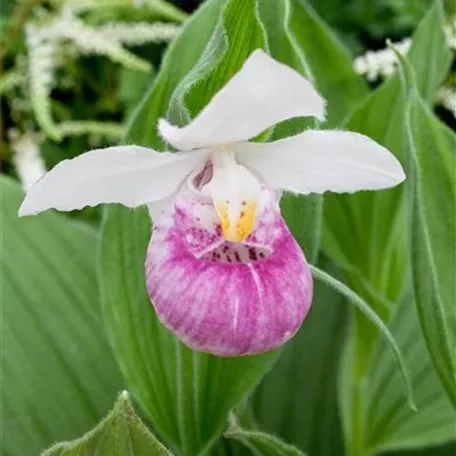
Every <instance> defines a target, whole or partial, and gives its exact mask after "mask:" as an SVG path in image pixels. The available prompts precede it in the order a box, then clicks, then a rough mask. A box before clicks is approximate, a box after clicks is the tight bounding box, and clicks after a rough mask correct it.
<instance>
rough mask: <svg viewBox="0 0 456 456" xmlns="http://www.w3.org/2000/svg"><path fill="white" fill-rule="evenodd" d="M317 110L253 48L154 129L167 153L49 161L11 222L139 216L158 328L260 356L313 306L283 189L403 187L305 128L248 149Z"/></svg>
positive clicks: (227, 352)
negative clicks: (146, 236) (147, 235)
mask: <svg viewBox="0 0 456 456" xmlns="http://www.w3.org/2000/svg"><path fill="white" fill-rule="evenodd" d="M324 113H325V102H324V100H323V98H322V97H321V96H320V95H319V94H318V93H317V91H316V90H315V89H314V88H313V87H312V85H311V84H310V82H309V81H307V80H306V79H304V78H303V77H302V76H301V75H300V74H298V73H297V72H296V71H294V70H293V69H291V68H289V67H288V66H286V65H283V64H281V63H279V62H277V61H275V60H274V59H272V58H271V57H269V56H268V55H267V54H265V53H264V52H263V51H261V50H256V51H254V52H253V53H252V54H251V55H250V57H249V58H248V59H247V61H246V62H245V64H244V65H243V67H242V68H241V70H240V71H239V72H238V73H237V74H235V75H234V76H233V78H232V79H231V80H230V81H229V82H228V83H227V84H226V85H225V87H223V88H222V89H221V90H220V91H219V92H218V93H217V94H216V95H215V96H214V97H213V98H212V100H211V101H210V102H209V104H208V105H207V106H206V107H205V108H204V109H203V110H202V111H201V112H200V113H199V114H198V115H197V116H196V118H195V119H193V120H192V121H191V122H190V123H189V124H188V125H186V126H184V127H182V128H180V127H177V126H173V125H171V124H170V123H168V122H167V121H166V120H164V119H160V121H159V123H158V128H159V132H160V134H161V136H162V137H163V138H164V139H165V140H166V141H167V142H168V143H169V144H170V145H172V146H173V147H174V148H176V149H178V150H180V152H176V153H170V152H162V153H159V152H156V151H154V150H151V149H148V148H145V147H140V146H135V145H127V146H118V147H108V148H105V149H98V150H93V151H90V152H87V153H85V154H82V155H80V156H79V157H76V158H74V159H72V160H65V161H62V162H61V163H59V164H58V165H57V166H56V167H55V168H54V169H52V170H51V171H50V172H49V173H47V174H46V175H45V176H44V177H43V178H42V179H41V180H40V181H38V182H37V183H36V184H35V185H34V186H33V187H32V188H31V189H30V191H29V192H28V193H27V195H26V197H25V200H24V202H23V204H22V206H21V208H20V210H19V214H20V215H30V214H36V213H38V212H41V211H43V210H46V209H49V208H55V209H59V210H64V211H68V210H72V209H79V208H82V207H84V206H87V205H90V206H93V205H97V204H100V203H121V204H123V205H125V206H128V207H132V208H133V207H137V206H141V205H147V206H148V208H149V211H150V215H151V219H152V222H153V225H154V228H153V232H152V235H151V240H150V243H149V246H148V250H147V254H146V264H145V269H146V285H147V290H148V294H149V296H150V299H151V302H152V303H153V305H154V307H155V310H156V313H157V316H158V318H159V319H160V320H161V321H162V323H163V324H164V325H165V326H166V327H167V328H168V329H170V330H171V331H172V332H173V333H174V334H175V335H176V336H177V338H179V339H180V340H181V341H183V342H184V343H186V344H187V345H188V346H190V347H192V348H193V349H195V350H199V351H205V352H209V353H213V354H216V355H221V356H235V355H245V354H253V353H260V352H264V351H269V350H272V349H274V348H276V347H278V346H279V345H281V344H282V343H284V342H285V341H287V340H288V339H290V338H291V337H292V336H293V334H295V333H296V331H297V330H298V329H299V327H300V326H301V323H302V321H303V319H304V318H305V316H306V314H307V312H308V310H309V307H310V303H311V300H312V291H313V285H312V277H311V274H310V269H309V266H308V264H307V262H306V260H305V257H304V254H303V252H302V250H301V249H300V247H299V245H298V244H297V242H296V241H295V240H294V238H293V236H292V235H291V233H290V231H289V229H288V228H287V225H286V223H285V221H284V220H283V218H282V217H281V215H280V208H279V195H280V194H281V192H282V191H289V192H293V193H296V194H304V195H307V194H310V193H323V192H325V191H333V192H354V191H357V190H363V189H364V190H377V189H383V188H388V187H392V186H395V185H397V184H399V183H400V182H402V181H403V180H404V179H405V175H404V172H403V170H402V167H401V165H400V164H399V162H398V161H397V159H396V158H395V157H394V156H393V155H392V154H391V153H390V152H389V151H388V150H387V149H385V148H384V147H382V146H380V145H379V144H377V143H376V142H374V141H373V140H371V139H369V138H368V137H366V136H363V135H361V134H358V133H352V132H347V131H313V130H307V131H304V132H303V133H301V134H298V135H296V136H292V137H289V138H286V139H281V140H278V141H273V142H268V143H259V142H249V139H251V138H254V137H256V136H258V135H259V134H260V133H261V132H263V131H265V130H266V129H267V128H269V127H271V126H273V125H275V124H276V123H278V122H281V121H284V120H286V119H290V118H293V117H308V116H314V117H316V118H317V119H320V120H323V119H324Z"/></svg>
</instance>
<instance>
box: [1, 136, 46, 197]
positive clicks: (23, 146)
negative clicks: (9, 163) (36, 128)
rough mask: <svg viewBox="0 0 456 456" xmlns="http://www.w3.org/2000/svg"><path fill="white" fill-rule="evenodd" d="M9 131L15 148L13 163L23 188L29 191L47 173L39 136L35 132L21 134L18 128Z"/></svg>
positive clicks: (12, 145) (13, 148)
mask: <svg viewBox="0 0 456 456" xmlns="http://www.w3.org/2000/svg"><path fill="white" fill-rule="evenodd" d="M8 133H9V137H10V144H11V148H12V150H13V163H14V166H15V167H16V172H17V175H18V177H19V180H20V182H21V184H22V188H23V189H24V190H25V191H27V190H28V189H29V188H30V187H31V186H32V185H33V184H34V183H35V182H36V181H37V180H38V179H40V178H41V177H42V176H43V175H44V174H46V167H45V165H44V161H43V159H42V157H41V154H40V148H39V145H38V137H37V135H36V134H34V133H25V134H24V135H22V136H20V135H19V133H18V132H17V131H16V130H10V131H9V132H8Z"/></svg>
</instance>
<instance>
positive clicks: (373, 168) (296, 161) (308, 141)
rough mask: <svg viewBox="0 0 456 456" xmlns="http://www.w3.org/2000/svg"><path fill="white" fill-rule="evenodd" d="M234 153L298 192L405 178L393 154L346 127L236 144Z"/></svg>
mask: <svg viewBox="0 0 456 456" xmlns="http://www.w3.org/2000/svg"><path fill="white" fill-rule="evenodd" d="M236 159H237V160H238V161H239V163H243V164H244V165H245V166H247V167H248V168H250V169H251V170H254V171H255V172H256V173H257V174H258V175H259V176H260V177H261V178H262V179H264V181H265V182H266V183H267V184H268V185H270V186H272V187H274V188H280V189H283V190H289V191H292V192H295V193H302V194H308V193H323V192H326V191H332V192H338V193H341V192H356V191H358V190H379V189H382V188H388V187H394V186H395V185H397V184H399V183H401V182H402V181H403V180H404V179H405V174H404V171H403V169H402V167H401V164H400V163H399V161H398V160H397V159H396V157H394V155H393V154H391V153H390V152H389V151H388V150H387V149H385V148H384V147H383V146H381V145H380V144H378V143H376V142H375V141H373V140H372V139H370V138H368V137H367V136H364V135H361V134H359V133H353V132H350V131H305V132H304V133H301V134H299V135H296V136H293V137H290V138H286V139H282V140H279V141H275V142H272V143H243V144H238V145H236Z"/></svg>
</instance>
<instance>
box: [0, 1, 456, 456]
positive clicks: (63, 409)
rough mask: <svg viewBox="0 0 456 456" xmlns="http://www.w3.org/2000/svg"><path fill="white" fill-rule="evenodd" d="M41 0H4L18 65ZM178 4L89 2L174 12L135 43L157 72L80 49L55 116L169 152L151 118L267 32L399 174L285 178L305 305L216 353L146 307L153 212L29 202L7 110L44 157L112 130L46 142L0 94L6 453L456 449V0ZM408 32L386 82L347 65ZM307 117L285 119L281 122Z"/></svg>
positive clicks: (273, 46)
mask: <svg viewBox="0 0 456 456" xmlns="http://www.w3.org/2000/svg"><path fill="white" fill-rule="evenodd" d="M38 3H39V4H40V6H41V7H43V8H49V9H52V8H53V7H54V6H53V2H33V1H32V0H21V1H18V2H12V1H4V0H2V1H1V4H0V8H1V13H2V14H1V23H0V28H1V32H2V37H1V39H2V43H3V44H4V43H6V42H7V40H8V39H9V37H10V36H11V35H9V34H11V33H12V30H13V31H14V30H16V32H14V33H15V35H14V37H15V39H14V43H11V44H9V45H8V51H7V52H5V53H2V55H1V59H2V66H3V68H4V69H6V70H8V68H10V67H12V66H14V64H15V62H16V60H17V59H18V56H19V55H20V54H22V53H24V52H26V49H25V44H24V32H23V27H24V26H25V24H26V23H27V20H29V16H30V17H31V15H32V14H33V12H34V8H36V7H37V6H38V5H37V4H38ZM106 3H109V2H108V1H107V2H106ZM173 3H174V4H175V7H176V8H177V9H175V8H173V7H172V6H171V10H169V9H167V8H168V6H169V5H168V4H167V3H166V2H162V1H157V2H154V1H153V0H150V1H149V6H148V8H149V9H147V10H144V9H131V8H130V7H129V8H130V9H129V8H123V7H122V8H123V9H122V8H120V9H118V8H117V7H116V8H114V7H113V6H112V5H110V6H107V7H103V8H99V9H96V10H95V9H94V10H93V11H91V12H89V13H87V14H86V15H85V16H84V19H85V20H87V21H88V22H89V23H91V24H92V25H93V26H95V27H96V26H97V24H101V23H103V22H104V21H106V20H118V19H119V18H122V20H124V19H125V18H128V20H129V21H131V22H132V23H133V22H135V21H139V20H141V21H144V20H145V21H149V22H151V23H152V22H153V21H156V20H157V19H160V20H166V21H170V22H173V21H174V22H176V23H181V22H182V23H183V25H182V29H181V32H180V34H179V36H178V37H177V38H176V39H175V40H174V41H173V42H172V43H171V44H170V46H169V47H168V48H167V49H165V45H164V44H147V45H144V46H140V47H136V48H135V49H133V51H134V52H135V54H136V55H138V56H140V57H141V58H143V59H145V60H146V61H148V62H150V63H151V64H152V66H153V67H154V71H153V72H150V73H140V72H138V71H136V70H133V69H131V68H124V67H122V66H121V65H119V64H116V63H113V62H111V61H110V60H108V59H106V58H103V57H84V58H81V59H80V60H78V62H77V65H76V66H73V67H70V66H68V70H69V71H70V73H72V75H73V78H74V84H73V85H72V86H71V88H70V89H65V88H62V87H56V88H55V89H54V90H53V91H52V94H51V95H52V103H51V111H52V113H53V115H54V117H55V118H56V119H59V120H65V119H66V118H67V117H68V116H71V118H77V119H94V120H97V121H98V120H103V121H108V122H116V123H118V124H119V125H122V129H123V130H122V131H124V130H125V132H126V133H125V136H123V137H122V139H121V138H120V136H119V138H118V139H117V140H118V141H120V140H122V141H125V142H128V143H136V144H141V145H145V146H150V147H152V148H154V149H156V150H163V149H164V147H165V145H164V144H163V143H162V141H161V139H160V138H159V137H158V135H157V132H156V128H155V125H156V121H157V119H158V118H159V117H161V116H167V117H169V118H170V119H171V121H172V122H174V123H186V122H187V121H188V120H189V118H191V117H194V115H195V114H197V113H198V112H199V111H200V110H201V108H202V107H204V105H205V104H206V103H207V102H208V100H209V99H210V98H211V97H212V95H213V94H214V93H215V92H216V91H217V90H218V89H219V88H221V87H222V86H223V85H224V84H225V83H226V82H227V81H228V80H229V78H230V77H231V76H232V75H233V74H234V73H235V72H236V71H238V69H239V68H240V66H241V65H242V63H243V62H244V61H245V59H246V57H247V56H248V55H249V54H250V52H251V51H252V50H253V49H256V48H263V49H265V50H267V51H268V52H269V53H270V54H271V55H272V56H273V57H274V58H276V59H278V60H280V61H282V62H284V63H287V64H288V65H290V66H292V67H294V68H295V69H296V70H297V71H299V72H300V73H301V74H303V75H304V76H305V77H307V78H308V79H310V80H311V81H312V82H313V84H315V86H316V87H317V89H318V90H319V91H320V92H321V93H322V95H323V96H324V97H325V98H326V99H327V100H328V121H327V122H326V123H324V124H323V125H319V126H318V127H319V128H323V129H324V128H341V129H349V130H353V131H358V132H361V133H364V134H366V135H368V136H370V137H372V138H373V139H375V140H376V141H378V142H379V143H381V144H383V145H385V146H386V147H388V148H389V149H390V150H391V151H392V152H393V153H394V154H395V155H396V156H397V157H398V158H399V159H400V161H401V162H402V164H403V166H404V168H405V169H406V173H407V176H408V179H407V181H406V183H405V184H404V185H402V186H401V187H399V188H395V189H391V190H387V191H383V192H379V193H372V192H362V193H359V194H356V195H328V196H327V195H325V197H324V198H323V197H315V196H312V197H306V198H303V197H296V196H293V195H285V197H284V198H283V200H282V203H281V204H282V212H283V214H284V217H285V219H286V221H287V223H288V224H289V226H290V228H291V230H292V232H293V234H294V235H295V237H296V239H297V240H298V242H299V243H300V245H301V247H302V248H303V250H304V252H305V253H306V256H307V257H308V259H309V260H310V261H311V262H312V263H313V264H314V265H315V268H314V276H315V278H316V279H318V281H317V289H316V296H315V299H314V303H313V306H312V310H311V312H310V314H309V316H308V318H307V319H306V320H305V322H304V324H303V326H302V328H301V329H300V331H299V333H298V334H297V336H296V337H294V338H293V340H291V341H290V342H289V343H287V344H286V345H285V346H284V347H282V348H281V349H279V350H277V351H276V352H273V353H268V354H264V355H259V356H251V357H244V358H230V359H226V358H217V357H214V356H211V355H207V354H201V353H196V352H193V351H192V350H190V349H188V348H187V347H185V346H184V345H182V344H181V343H179V342H177V341H176V339H175V338H174V337H173V336H172V335H171V334H170V333H169V332H168V331H166V330H165V329H164V328H163V326H162V325H161V324H160V323H159V322H158V320H157V318H156V316H155V313H154V311H153V308H152V306H150V303H149V300H148V297H147V294H146V292H145V286H144V271H143V263H144V255H145V250H146V246H147V242H148V240H149V237H150V221H149V218H148V216H147V213H146V211H145V210H142V209H139V210H135V211H131V210H127V209H125V208H123V207H120V206H111V207H108V208H104V209H101V208H96V209H90V210H85V211H82V212H81V213H78V214H70V215H67V214H55V213H48V214H44V215H40V216H39V217H34V218H27V219H21V220H19V219H18V218H17V209H18V207H19V204H20V201H21V199H22V197H23V191H22V190H21V188H20V185H19V184H18V182H17V176H16V173H15V169H14V165H13V151H12V149H11V144H10V142H9V138H8V135H7V131H8V130H9V129H10V128H12V127H16V128H19V129H20V130H21V131H22V133H25V132H27V131H35V132H38V133H40V134H41V139H40V151H41V153H42V155H43V156H44V158H45V162H46V165H47V167H48V168H49V167H52V166H53V165H55V164H56V163H58V162H59V161H61V160H63V159H65V158H71V157H74V156H76V155H78V154H80V153H82V152H84V151H85V150H87V149H88V148H91V147H93V145H94V144H95V145H107V144H109V143H111V142H113V141H114V138H112V137H109V135H105V134H103V133H98V134H94V132H85V133H84V134H81V135H77V136H76V137H67V138H65V139H63V140H61V141H56V140H55V138H54V139H53V138H52V137H50V136H49V135H47V134H46V132H45V131H44V130H43V131H42V125H41V124H40V123H39V121H37V119H36V118H35V117H34V116H33V114H31V113H30V112H24V113H23V114H22V115H21V116H20V118H16V117H15V115H14V113H13V110H12V107H11V106H12V105H11V103H10V102H11V100H12V99H13V98H14V96H13V98H11V97H10V98H8V96H6V95H4V96H2V116H1V132H0V133H1V144H2V148H1V164H2V176H1V179H0V182H1V187H0V190H1V220H2V222H1V263H0V273H1V333H2V337H1V340H0V343H1V376H0V390H1V391H0V393H1V396H0V414H1V424H0V430H1V432H0V451H1V454H5V455H6V456H34V455H39V454H41V453H42V452H44V453H42V454H43V455H47V456H54V455H66V456H73V455H89V454H96V455H100V456H104V455H106V456H111V455H112V456H117V455H119V456H122V455H167V454H168V455H169V454H173V455H182V456H198V455H201V456H203V455H221V456H222V455H225V456H229V455H234V456H241V455H249V454H255V455H258V454H260V455H284V456H286V455H293V456H296V455H302V454H307V455H312V456H313V455H316V456H320V455H321V456H324V455H327V456H329V455H343V454H346V455H348V456H351V455H353V456H364V455H372V454H377V453H383V454H390V455H395V454H398V455H410V456H413V455H422V456H426V455H429V456H431V455H432V456H433V455H436V456H444V455H450V454H454V453H455V452H456V443H455V440H456V413H455V409H456V398H455V391H456V385H455V378H456V377H455V374H456V367H455V347H456V345H455V339H456V336H455V331H456V310H455V307H456V305H455V304H456V302H455V293H454V292H455V287H454V284H455V280H454V278H455V276H456V271H455V267H456V258H455V255H456V229H455V219H454V214H455V201H456V196H455V169H456V162H455V154H456V136H455V132H454V127H455V122H454V119H452V118H451V117H450V115H449V114H448V113H446V112H444V111H442V110H437V111H435V110H434V102H435V100H436V94H437V90H438V88H439V86H440V84H441V83H442V82H443V81H444V80H445V79H446V78H447V77H448V74H449V71H450V70H451V65H452V59H453V58H454V56H453V55H452V54H451V52H450V49H449V47H448V43H447V39H446V36H445V32H444V28H445V27H446V25H447V23H448V21H449V20H450V19H451V18H452V17H453V15H454V14H455V11H454V5H452V2H447V3H441V2H439V1H433V0H420V1H416V2H409V1H406V0H378V1H376V2H366V1H364V0H348V1H341V0H314V1H313V2H309V1H304V0H226V1H224V0H207V1H206V2H204V3H203V2H198V1H196V0H195V1H187V0H180V1H177V0H176V1H175V2H173ZM200 3H202V5H200ZM163 5H165V6H163ZM167 5H168V6H167ZM163 8H165V9H163ZM18 11H19V13H21V12H22V13H23V14H26V15H29V16H24V17H23V16H18V14H19V13H18ZM24 11H25V13H24ZM170 11H171V13H170ZM176 11H177V13H176ZM22 13H21V14H22ZM187 15H188V19H185V20H184V18H186V17H187ZM18 17H19V19H18ZM18 20H19V22H17V21H18ZM21 21H22V22H21ZM15 24H19V26H16V25H15ZM410 35H413V36H412V39H413V41H412V47H411V49H410V52H409V53H408V55H407V57H406V58H400V60H401V63H400V67H399V70H398V71H397V72H396V73H395V74H394V75H392V76H391V77H390V78H388V79H387V80H385V81H384V82H383V83H381V84H377V85H375V86H369V85H368V84H367V83H366V81H364V80H363V79H362V78H361V77H360V76H359V75H358V74H356V72H355V70H354V68H353V56H354V55H356V54H358V53H360V52H362V51H363V50H365V49H375V48H378V47H383V46H384V41H385V39H386V38H389V37H391V38H394V39H401V38H404V37H408V36H410ZM65 69H67V68H66V67H65ZM309 126H314V125H311V124H309V122H308V121H305V120H302V119H295V120H292V121H287V122H284V123H283V124H280V125H279V126H278V127H277V128H275V129H274V130H273V131H272V132H271V137H272V138H273V139H277V138H281V137H285V136H289V135H292V134H296V133H298V132H300V131H302V130H303V129H305V128H308V127H309ZM102 212H103V213H102ZM353 304H355V305H353ZM366 315H367V316H368V317H369V316H370V318H366ZM372 315H373V317H372ZM385 334H386V335H387V337H391V338H392V340H393V343H391V339H388V338H385V337H384V336H385ZM392 348H393V350H392ZM394 349H396V350H398V351H399V352H400V356H399V363H401V362H403V363H404V365H405V367H406V371H407V372H406V373H408V376H409V378H410V379H411V387H412V391H409V390H407V385H405V384H404V377H403V376H401V370H400V368H399V366H398V364H397V361H398V357H397V356H395V352H394ZM396 355H397V352H396ZM124 389H126V390H128V391H129V393H127V392H123V393H122V391H123V390H124ZM412 395H413V397H412ZM116 397H117V402H116ZM413 399H414V401H415V403H416V406H417V411H412V409H411V407H410V403H411V402H413ZM114 403H115V405H114V408H112V406H113V404H114ZM111 408H112V410H111V411H109V410H110V409H111ZM105 416H106V417H105ZM103 417H105V418H104V419H103ZM57 442H63V443H57ZM56 443H57V444H56ZM53 444H56V445H54V446H52V445H53ZM46 449H47V451H46Z"/></svg>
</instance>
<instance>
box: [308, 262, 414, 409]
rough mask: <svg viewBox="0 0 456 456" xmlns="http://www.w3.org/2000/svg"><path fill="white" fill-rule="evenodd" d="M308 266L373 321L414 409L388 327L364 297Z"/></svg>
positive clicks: (409, 386)
mask: <svg viewBox="0 0 456 456" xmlns="http://www.w3.org/2000/svg"><path fill="white" fill-rule="evenodd" d="M310 268H311V270H312V275H313V277H314V278H315V279H317V280H320V281H321V282H323V283H325V284H326V285H327V286H329V287H331V288H333V289H334V290H336V291H337V292H338V293H340V294H341V295H343V296H345V297H346V298H347V300H348V301H349V302H350V303H352V304H353V305H355V306H356V307H357V309H358V310H359V311H360V312H361V313H362V314H363V315H364V316H365V317H366V318H367V319H368V320H370V321H371V323H373V324H374V325H375V327H376V328H377V329H378V331H379V332H380V333H381V334H382V335H383V337H384V338H385V340H386V341H387V342H388V344H389V349H390V350H391V352H392V353H393V355H394V359H395V361H396V364H397V366H398V368H399V370H400V372H401V375H402V380H403V381H404V384H405V389H406V394H407V399H408V401H409V404H410V407H411V408H412V409H416V405H415V399H414V397H413V388H412V382H411V379H410V376H409V373H408V371H407V367H406V365H405V362H404V359H403V356H402V354H401V351H400V349H399V347H398V345H397V343H396V341H395V339H394V336H393V335H392V334H391V332H390V331H389V329H388V327H387V326H386V325H385V323H384V322H383V321H382V320H381V318H380V317H379V316H378V315H377V314H376V313H375V312H374V311H373V310H372V309H371V307H370V306H369V304H367V302H365V301H364V299H362V298H361V297H360V296H358V295H357V294H356V293H355V292H354V291H353V290H350V288H349V287H347V286H346V285H345V284H343V283H342V282H339V281H338V280H337V279H335V278H334V277H332V276H331V275H329V274H328V273H326V272H325V271H322V270H321V269H318V268H317V267H316V266H311V267H310Z"/></svg>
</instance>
